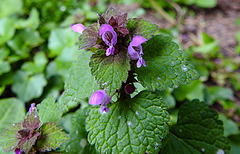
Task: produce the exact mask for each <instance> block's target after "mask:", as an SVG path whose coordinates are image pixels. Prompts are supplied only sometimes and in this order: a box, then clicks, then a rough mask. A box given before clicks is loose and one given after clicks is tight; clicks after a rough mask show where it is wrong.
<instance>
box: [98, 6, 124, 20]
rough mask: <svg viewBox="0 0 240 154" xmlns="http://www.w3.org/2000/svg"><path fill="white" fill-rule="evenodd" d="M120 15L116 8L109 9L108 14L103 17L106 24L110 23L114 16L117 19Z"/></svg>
mask: <svg viewBox="0 0 240 154" xmlns="http://www.w3.org/2000/svg"><path fill="white" fill-rule="evenodd" d="M119 13H120V11H118V10H117V9H115V8H114V7H109V8H108V9H107V10H106V12H105V13H104V14H103V15H102V17H103V18H104V19H105V21H106V22H108V21H109V19H110V18H111V17H112V16H113V17H116V16H118V14H119Z"/></svg>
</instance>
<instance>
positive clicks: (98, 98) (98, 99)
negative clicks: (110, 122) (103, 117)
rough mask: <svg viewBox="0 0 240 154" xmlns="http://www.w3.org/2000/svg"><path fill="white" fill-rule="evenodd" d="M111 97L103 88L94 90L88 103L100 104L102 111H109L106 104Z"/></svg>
mask: <svg viewBox="0 0 240 154" xmlns="http://www.w3.org/2000/svg"><path fill="white" fill-rule="evenodd" d="M111 99H112V98H111V97H109V96H108V95H107V93H106V92H105V91H104V90H98V91H96V92H94V93H93V94H92V96H91V98H90V100H89V104H90V105H100V106H101V107H100V109H101V112H102V113H105V112H106V113H107V112H109V107H107V106H106V105H107V104H108V103H109V102H110V101H111Z"/></svg>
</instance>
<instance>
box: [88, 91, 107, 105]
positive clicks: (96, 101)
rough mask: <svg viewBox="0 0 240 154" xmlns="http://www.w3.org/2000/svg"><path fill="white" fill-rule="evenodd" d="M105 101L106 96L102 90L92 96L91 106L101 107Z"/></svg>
mask: <svg viewBox="0 0 240 154" xmlns="http://www.w3.org/2000/svg"><path fill="white" fill-rule="evenodd" d="M103 100H104V94H103V93H102V92H101V90H98V91H96V92H95V93H93V94H92V96H91V98H90V100H89V104H90V105H101V104H102V102H103Z"/></svg>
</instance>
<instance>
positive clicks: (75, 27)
mask: <svg viewBox="0 0 240 154" xmlns="http://www.w3.org/2000/svg"><path fill="white" fill-rule="evenodd" d="M71 28H72V30H73V31H74V32H78V33H80V34H82V33H83V31H84V30H85V29H86V28H85V26H84V25H83V24H75V25H71Z"/></svg>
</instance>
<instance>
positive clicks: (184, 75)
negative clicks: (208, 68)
mask: <svg viewBox="0 0 240 154" xmlns="http://www.w3.org/2000/svg"><path fill="white" fill-rule="evenodd" d="M142 45H143V52H144V55H143V59H144V60H145V61H146V65H147V67H141V68H138V69H136V72H137V74H138V79H139V81H140V82H141V84H142V85H143V86H144V87H148V88H149V89H151V90H155V89H158V90H164V89H166V88H167V87H170V88H176V87H178V86H179V85H180V84H187V83H189V82H190V81H191V80H195V79H198V77H199V75H198V73H197V71H196V70H195V69H194V67H193V65H192V64H190V63H189V62H188V61H187V59H188V56H187V54H186V53H185V52H183V51H182V50H180V49H179V47H178V45H177V44H176V43H174V42H172V41H171V39H170V37H168V36H164V35H156V36H153V37H152V38H151V39H150V40H149V41H148V42H147V43H146V44H142Z"/></svg>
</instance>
